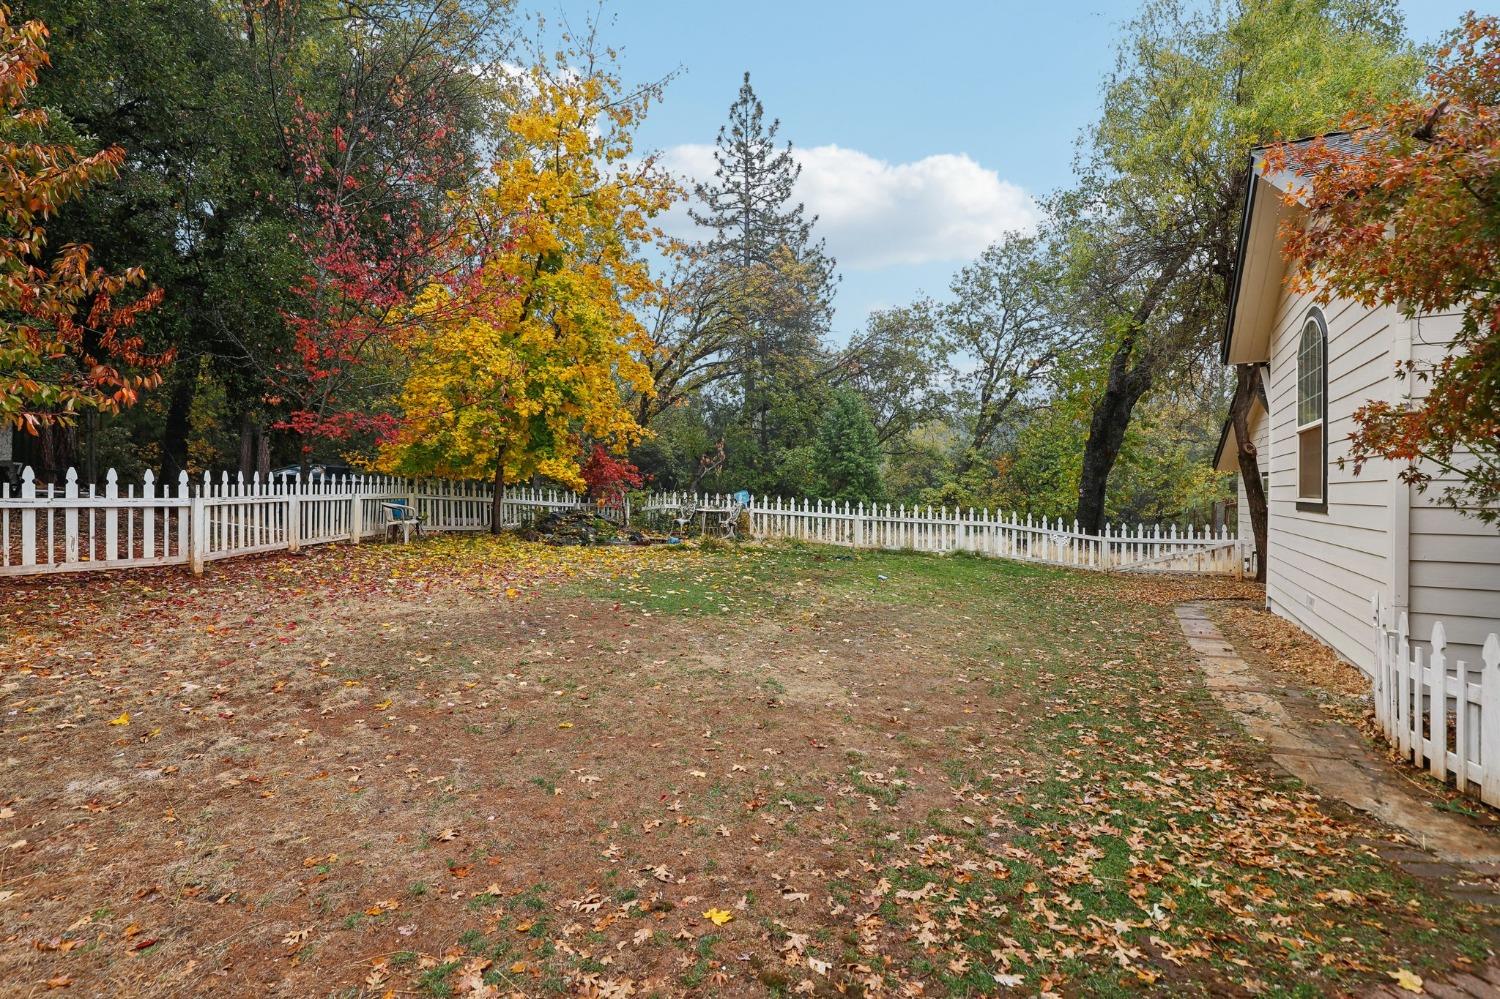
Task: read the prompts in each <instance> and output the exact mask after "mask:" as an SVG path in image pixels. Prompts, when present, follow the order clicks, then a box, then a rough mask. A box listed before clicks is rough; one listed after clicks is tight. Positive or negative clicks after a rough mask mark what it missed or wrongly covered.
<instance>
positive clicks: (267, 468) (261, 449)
mask: <svg viewBox="0 0 1500 999" xmlns="http://www.w3.org/2000/svg"><path fill="white" fill-rule="evenodd" d="M255 470H256V472H258V473H260V481H262V482H269V481H271V437H270V435H269V434H267V433H266V428H265V424H260V425H257V426H256V428H255Z"/></svg>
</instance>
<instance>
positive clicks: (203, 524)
mask: <svg viewBox="0 0 1500 999" xmlns="http://www.w3.org/2000/svg"><path fill="white" fill-rule="evenodd" d="M181 483H182V485H181V488H182V490H183V491H184V492H186V493H187V494H188V495H189V496H190V499H189V500H188V568H189V569H190V570H191V571H192V573H193V575H195V576H201V575H203V560H204V556H205V555H206V554H207V550H208V517H207V514H206V510H205V501H204V495H203V494H204V492H205V490H206V488H207V487H206V486H205V487H202V488H200V489H199V490H198V492H197V494H196V495H194V494H193V493H192V487H191V486H190V485H189V484H188V477H187V473H186V472H183V473H182V479H181Z"/></svg>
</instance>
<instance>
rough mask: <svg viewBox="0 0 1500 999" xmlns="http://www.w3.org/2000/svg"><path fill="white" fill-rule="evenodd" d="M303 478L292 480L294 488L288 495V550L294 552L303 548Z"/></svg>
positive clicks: (288, 491)
mask: <svg viewBox="0 0 1500 999" xmlns="http://www.w3.org/2000/svg"><path fill="white" fill-rule="evenodd" d="M301 501H302V477H301V476H300V475H299V476H297V477H296V478H294V479H293V480H292V488H291V489H289V490H287V494H286V550H287V551H289V552H294V551H296V550H297V549H298V548H300V547H301V546H302V502H301Z"/></svg>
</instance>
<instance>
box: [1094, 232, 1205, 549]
mask: <svg viewBox="0 0 1500 999" xmlns="http://www.w3.org/2000/svg"><path fill="white" fill-rule="evenodd" d="M1187 258H1188V254H1187V251H1185V250H1178V251H1177V254H1176V255H1175V256H1174V257H1173V258H1171V259H1169V260H1168V261H1167V262H1166V263H1165V264H1164V265H1163V266H1162V268H1161V270H1159V271H1158V272H1157V273H1156V277H1154V278H1153V279H1152V280H1151V284H1150V285H1149V286H1148V287H1147V288H1146V292H1145V294H1144V295H1142V296H1141V300H1140V302H1139V303H1138V304H1137V305H1136V307H1135V309H1134V310H1133V311H1132V312H1131V314H1130V317H1129V326H1128V327H1127V330H1126V333H1125V335H1124V336H1123V337H1121V339H1120V345H1119V346H1118V347H1116V348H1115V352H1114V356H1113V357H1111V358H1110V361H1109V380H1108V381H1107V382H1106V383H1105V386H1104V394H1103V395H1101V396H1100V397H1099V399H1098V401H1097V402H1095V403H1094V415H1093V418H1092V419H1091V420H1090V421H1089V439H1088V440H1087V441H1086V442H1085V443H1084V446H1083V473H1082V475H1080V477H1079V480H1078V511H1077V519H1078V526H1079V528H1080V529H1081V530H1083V531H1085V532H1087V533H1089V534H1098V533H1099V532H1100V531H1102V530H1103V529H1104V496H1105V491H1106V490H1107V489H1108V487H1109V473H1110V472H1112V471H1113V470H1114V467H1115V460H1116V459H1117V458H1119V457H1120V445H1121V444H1123V443H1124V442H1125V431H1126V429H1127V428H1128V427H1129V426H1130V414H1131V413H1132V412H1133V411H1134V410H1135V404H1136V403H1137V402H1139V401H1140V399H1141V396H1143V395H1145V394H1146V393H1147V392H1148V391H1150V389H1151V383H1152V382H1153V381H1154V380H1155V377H1156V372H1155V370H1154V369H1155V365H1156V359H1155V357H1154V356H1153V352H1152V351H1151V350H1150V349H1146V348H1143V349H1142V350H1141V353H1140V356H1139V357H1135V354H1136V346H1137V344H1138V343H1139V342H1140V340H1141V338H1142V337H1143V336H1144V335H1145V333H1146V324H1147V323H1148V322H1150V320H1151V317H1152V315H1153V314H1154V313H1155V312H1156V307H1157V306H1158V305H1160V304H1161V302H1162V299H1163V298H1164V297H1166V294H1167V291H1168V289H1170V288H1171V287H1172V282H1173V281H1175V280H1177V273H1178V272H1179V271H1181V270H1182V266H1183V264H1185V263H1186V262H1187Z"/></svg>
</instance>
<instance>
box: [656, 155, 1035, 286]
mask: <svg viewBox="0 0 1500 999" xmlns="http://www.w3.org/2000/svg"><path fill="white" fill-rule="evenodd" d="M793 155H795V156H796V158H797V160H798V162H799V163H801V165H802V177H801V179H800V180H798V182H797V197H798V199H799V200H801V201H802V202H804V203H805V204H806V205H807V210H808V211H809V212H811V213H813V214H815V215H817V216H818V226H817V232H818V234H819V235H821V236H823V237H825V238H826V239H827V240H828V248H829V250H830V251H831V252H832V253H833V255H834V256H835V257H837V258H838V262H839V267H840V268H841V269H849V270H877V269H880V268H884V267H893V266H902V265H914V264H925V263H933V262H943V261H967V260H972V259H973V258H974V257H976V256H978V255H979V253H980V252H981V251H983V250H984V248H985V247H987V246H989V245H990V244H991V243H993V242H994V241H995V240H997V239H999V238H1000V236H1002V235H1003V234H1005V233H1007V232H1011V231H1014V230H1017V229H1020V230H1025V231H1030V230H1032V229H1033V228H1035V226H1036V223H1037V220H1038V218H1039V217H1040V212H1039V211H1038V209H1037V206H1036V203H1035V202H1034V201H1033V200H1032V198H1031V196H1030V195H1028V194H1027V193H1026V192H1025V191H1024V190H1022V189H1021V188H1020V187H1018V186H1017V185H1015V184H1012V183H1010V182H1009V181H1006V180H1002V179H1001V178H1000V175H999V174H997V173H996V172H995V171H993V170H989V169H986V168H985V167H982V166H980V165H979V164H978V163H976V162H975V161H974V160H972V159H970V158H969V157H968V156H966V155H962V154H952V153H940V154H937V155H934V156H926V157H923V158H922V159H920V160H916V161H914V162H911V163H888V162H886V161H885V160H880V159H876V158H875V157H873V156H870V155H869V154H867V153H862V152H860V151H859V150H857V149H845V148H843V147H842V146H814V147H812V148H810V149H796V150H793ZM664 160H665V165H666V166H667V168H668V169H670V170H671V171H672V172H674V173H677V174H680V175H683V176H685V177H688V178H710V177H712V176H713V169H714V161H713V147H712V146H708V145H701V144H693V145H681V146H673V147H672V148H670V149H668V150H666V152H665V156H664ZM666 227H667V228H668V229H670V230H671V231H673V232H675V233H678V234H680V235H684V236H687V235H692V234H693V227H692V223H691V222H690V221H689V220H688V217H687V212H686V211H685V209H683V208H680V207H679V208H677V209H675V210H674V211H673V212H672V214H671V216H669V217H668V219H667V220H666Z"/></svg>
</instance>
